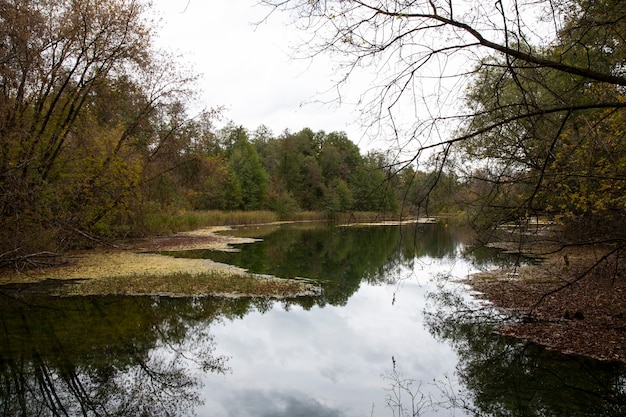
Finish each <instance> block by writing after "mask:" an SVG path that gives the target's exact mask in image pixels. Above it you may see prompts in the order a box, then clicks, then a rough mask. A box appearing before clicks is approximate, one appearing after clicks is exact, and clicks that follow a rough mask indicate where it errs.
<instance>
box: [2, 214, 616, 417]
mask: <svg viewBox="0 0 626 417" xmlns="http://www.w3.org/2000/svg"><path fill="white" fill-rule="evenodd" d="M237 233H238V234H240V235H245V236H249V237H256V238H259V239H262V241H259V242H257V243H253V244H245V245H240V246H239V247H237V249H238V250H239V251H238V252H234V253H221V252H212V251H188V252H179V253H171V255H173V256H184V257H207V258H211V259H215V260H219V261H221V262H227V263H231V264H236V265H239V266H243V267H245V268H248V269H250V271H252V272H256V273H266V274H273V275H277V276H283V277H288V278H292V277H305V278H308V279H314V280H316V281H319V282H320V283H321V284H322V286H323V287H324V294H323V295H322V296H321V297H316V298H306V299H296V300H280V301H275V300H266V299H256V300H250V299H246V300H229V299H217V298H192V299H190V298H182V299H172V298H155V297H83V298H64V299H43V298H38V299H33V300H28V301H26V302H24V301H17V300H12V299H7V298H6V297H3V299H2V303H3V308H2V324H3V329H2V333H0V344H1V345H0V349H1V350H0V355H1V356H0V413H2V415H142V414H143V415H192V414H194V413H195V414H196V415H199V416H244V417H245V416H346V417H352V416H400V415H402V416H405V415H406V416H416V415H423V416H432V415H437V416H459V415H493V416H588V415H589V416H591V415H598V416H602V415H605V416H614V415H625V413H626V405H625V403H626V379H625V378H624V370H623V369H622V368H621V367H620V366H617V365H613V364H606V363H601V362H597V361H591V360H585V359H582V358H578V357H571V356H567V355H560V354H557V353H553V352H548V351H545V350H543V349H541V348H539V347H536V346H533V345H528V344H523V343H520V342H517V341H514V340H511V339H506V338H502V337H498V336H496V335H494V333H493V331H492V330H493V328H492V324H493V323H495V322H497V321H498V320H500V319H502V318H501V317H498V316H497V314H495V312H493V311H491V310H490V309H489V308H488V306H485V305H483V304H480V303H479V302H477V301H475V300H473V299H472V297H471V294H469V293H468V291H467V289H466V288H465V287H464V286H463V285H462V284H460V283H458V282H455V279H458V278H463V277H466V276H467V275H468V274H471V273H473V272H475V271H477V270H479V269H490V268H494V267H495V266H496V265H498V264H507V263H515V262H517V261H518V260H517V259H515V257H511V256H507V255H504V254H501V253H498V252H495V251H484V250H483V251H477V250H474V251H472V250H470V248H469V246H468V243H469V238H468V237H467V236H466V235H465V234H464V233H463V231H462V230H459V229H455V228H453V227H446V226H445V225H413V226H410V227H399V226H372V227H356V226H353V227H329V226H314V225H305V226H303V225H300V226H294V225H290V226H286V225H283V226H273V227H266V228H246V229H240V230H237Z"/></svg>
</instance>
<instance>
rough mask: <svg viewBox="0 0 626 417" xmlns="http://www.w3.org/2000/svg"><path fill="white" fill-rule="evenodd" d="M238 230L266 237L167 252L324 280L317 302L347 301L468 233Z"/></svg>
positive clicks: (455, 247) (455, 246)
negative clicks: (223, 247) (226, 246)
mask: <svg viewBox="0 0 626 417" xmlns="http://www.w3.org/2000/svg"><path fill="white" fill-rule="evenodd" d="M235 234H237V235H240V236H246V237H256V238H259V237H262V239H263V240H262V241H260V242H257V243H254V244H242V245H235V247H236V248H237V249H238V251H236V252H223V251H212V250H191V251H178V252H163V253H164V254H168V255H172V256H176V257H184V258H202V259H205V258H208V259H212V260H214V261H217V262H223V263H228V264H231V265H237V266H239V267H242V268H245V269H247V270H249V271H250V272H252V273H258V274H270V275H275V276H279V277H283V278H293V277H306V278H309V279H314V280H317V281H319V282H320V283H321V284H322V286H323V288H324V295H323V296H322V297H320V298H318V299H317V300H316V303H317V304H318V305H325V304H327V303H328V304H331V305H345V304H346V302H347V300H348V299H349V298H350V297H351V296H352V295H353V294H354V293H355V292H356V291H357V290H358V288H359V285H360V284H361V282H368V283H379V284H383V283H395V282H396V281H397V280H398V271H399V270H403V271H406V270H410V271H412V270H413V269H414V264H415V262H419V259H422V258H437V259H441V258H446V257H448V258H454V257H456V256H458V252H459V247H460V245H462V242H463V241H467V240H469V235H468V234H467V233H466V232H464V231H463V230H461V229H459V228H453V227H446V226H445V225H441V224H427V225H408V226H404V227H400V226H374V227H371V226H370V227H363V226H346V227H336V226H322V227H320V226H319V225H317V226H314V225H281V226H269V227H265V228H259V227H257V228H242V229H239V230H236V231H235Z"/></svg>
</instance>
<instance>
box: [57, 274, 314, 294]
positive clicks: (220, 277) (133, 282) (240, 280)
mask: <svg viewBox="0 0 626 417" xmlns="http://www.w3.org/2000/svg"><path fill="white" fill-rule="evenodd" d="M319 291H320V290H319V289H318V288H317V287H315V286H314V285H312V284H310V283H308V282H304V281H301V280H295V279H291V280H289V279H280V278H275V277H267V276H259V275H255V274H248V273H235V272H232V271H231V272H228V271H215V270H209V271H204V272H198V273H191V272H187V271H177V272H172V273H169V274H163V275H145V274H133V275H125V276H116V277H102V278H99V279H90V280H85V281H83V282H80V283H77V284H74V285H69V286H65V287H63V288H62V289H60V290H59V295H65V296H69V295H98V294H107V295H157V296H171V297H176V296H185V297H188V296H207V295H210V296H226V297H272V298H283V297H297V296H304V295H317V294H319Z"/></svg>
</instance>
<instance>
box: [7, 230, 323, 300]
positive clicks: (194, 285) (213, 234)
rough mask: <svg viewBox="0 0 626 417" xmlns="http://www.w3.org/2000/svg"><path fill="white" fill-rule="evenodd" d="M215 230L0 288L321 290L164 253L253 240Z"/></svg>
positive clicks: (92, 257)
mask: <svg viewBox="0 0 626 417" xmlns="http://www.w3.org/2000/svg"><path fill="white" fill-rule="evenodd" d="M228 230H229V228H228V227H212V228H207V229H200V230H196V231H192V232H183V233H177V234H175V235H171V236H162V237H154V238H150V239H145V240H137V241H133V242H131V243H127V244H123V245H120V246H119V247H118V248H114V249H107V250H89V251H82V252H77V253H73V254H70V255H68V256H67V257H66V261H65V262H64V263H63V264H62V265H60V266H56V267H51V268H45V269H41V270H30V271H27V272H20V273H17V272H9V273H5V274H3V275H2V276H0V290H3V291H5V292H9V293H11V295H14V296H15V295H20V296H24V295H29V294H49V295H61V296H67V295H111V294H117V295H160V296H172V297H176V296H207V295H211V296H222V297H273V298H293V297H300V296H315V295H319V294H320V293H321V288H319V287H318V286H316V285H314V284H312V283H310V282H306V281H302V280H298V279H281V278H277V277H273V276H267V275H257V274H249V273H248V272H247V271H246V270H244V269H242V268H238V267H235V266H232V265H227V264H222V263H218V262H214V261H211V260H208V259H182V258H174V257H171V256H167V255H161V254H159V253H158V252H160V251H178V250H192V249H213V250H225V251H228V250H233V249H232V245H234V244H239V243H250V242H254V240H253V239H245V238H237V237H233V236H228V235H225V234H218V232H225V231H228Z"/></svg>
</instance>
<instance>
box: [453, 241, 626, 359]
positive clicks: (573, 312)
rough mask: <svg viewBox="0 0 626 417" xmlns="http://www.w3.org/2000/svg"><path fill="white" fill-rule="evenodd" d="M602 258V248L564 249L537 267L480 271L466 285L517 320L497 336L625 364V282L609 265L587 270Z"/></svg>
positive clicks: (500, 330)
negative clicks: (511, 270) (500, 335)
mask: <svg viewBox="0 0 626 417" xmlns="http://www.w3.org/2000/svg"><path fill="white" fill-rule="evenodd" d="M602 256H603V252H602V251H601V249H599V250H598V251H595V250H590V249H580V248H578V249H576V248H568V249H565V250H563V251H560V252H557V253H554V254H552V255H549V256H547V257H546V258H545V260H544V262H542V263H540V264H538V265H528V266H522V267H519V268H517V269H516V270H515V271H514V273H510V272H508V271H505V270H496V271H490V272H481V273H477V274H474V275H473V276H471V277H469V278H468V279H466V280H464V283H465V284H466V285H468V286H469V287H471V289H472V290H473V291H475V292H476V294H475V295H474V296H475V297H476V298H479V299H482V300H485V301H487V302H489V303H490V304H491V305H492V306H494V307H496V308H498V309H501V310H504V311H508V312H510V313H512V314H513V315H514V316H516V317H517V318H518V319H517V320H513V321H509V322H506V323H502V324H501V325H499V326H498V330H497V332H498V333H499V334H502V335H506V336H511V337H514V338H517V339H520V340H524V341H526V342H529V343H535V344H538V345H541V346H544V347H546V348H548V349H552V350H555V351H559V352H561V353H565V354H571V355H580V356H585V357H590V358H594V359H598V360H602V361H607V362H620V363H623V364H626V282H623V281H624V280H623V279H620V278H619V276H616V275H614V273H615V269H614V268H615V265H612V264H611V263H610V262H608V261H607V264H606V265H604V264H602V263H600V265H599V266H598V268H597V270H593V271H592V272H589V271H588V269H589V265H593V263H594V262H597V261H598V259H602ZM612 268H613V269H612ZM618 275H619V274H618Z"/></svg>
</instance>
